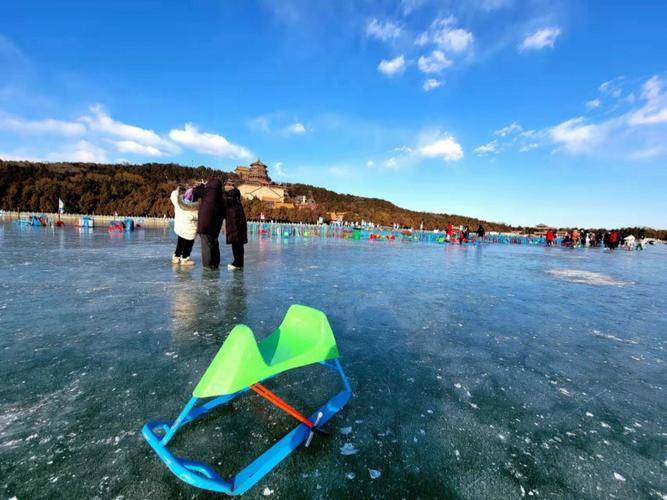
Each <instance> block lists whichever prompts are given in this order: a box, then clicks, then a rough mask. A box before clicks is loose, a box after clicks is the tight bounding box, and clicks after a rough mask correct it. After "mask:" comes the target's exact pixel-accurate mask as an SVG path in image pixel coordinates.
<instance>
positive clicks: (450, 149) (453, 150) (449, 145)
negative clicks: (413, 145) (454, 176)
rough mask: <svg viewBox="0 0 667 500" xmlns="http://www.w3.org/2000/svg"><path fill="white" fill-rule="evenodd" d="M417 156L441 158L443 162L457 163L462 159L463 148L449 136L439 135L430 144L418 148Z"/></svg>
mask: <svg viewBox="0 0 667 500" xmlns="http://www.w3.org/2000/svg"><path fill="white" fill-rule="evenodd" d="M418 151H419V154H420V155H421V156H424V157H426V158H442V160H443V161H445V162H452V161H458V160H460V159H461V158H463V148H462V147H461V145H460V144H459V143H458V142H456V140H455V139H454V137H452V136H451V135H449V134H439V137H437V138H436V139H435V140H433V141H432V142H427V143H425V144H422V145H421V146H420V147H419V150H418Z"/></svg>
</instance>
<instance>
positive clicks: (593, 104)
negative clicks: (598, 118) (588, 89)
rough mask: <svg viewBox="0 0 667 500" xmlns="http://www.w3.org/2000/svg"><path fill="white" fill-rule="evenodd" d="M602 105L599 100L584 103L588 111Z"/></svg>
mask: <svg viewBox="0 0 667 500" xmlns="http://www.w3.org/2000/svg"><path fill="white" fill-rule="evenodd" d="M601 105H602V101H600V99H591V100H590V101H587V102H586V107H587V108H588V109H597V108H599V107H600V106H601Z"/></svg>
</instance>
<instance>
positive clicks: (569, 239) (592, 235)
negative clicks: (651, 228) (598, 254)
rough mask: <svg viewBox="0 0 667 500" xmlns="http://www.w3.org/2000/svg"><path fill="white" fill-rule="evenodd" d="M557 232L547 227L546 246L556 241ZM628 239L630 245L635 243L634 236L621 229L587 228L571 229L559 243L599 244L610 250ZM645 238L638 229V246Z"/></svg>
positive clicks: (574, 246)
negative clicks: (595, 229) (596, 229)
mask: <svg viewBox="0 0 667 500" xmlns="http://www.w3.org/2000/svg"><path fill="white" fill-rule="evenodd" d="M557 237H558V235H557V233H556V232H555V231H554V230H552V229H549V230H548V231H547V234H546V237H545V239H546V243H547V246H554V245H555V244H556V241H557ZM628 240H632V245H633V246H634V245H635V243H634V241H635V236H634V235H633V234H632V233H630V232H629V231H626V230H623V229H612V230H611V231H606V230H598V231H588V230H587V229H572V230H570V231H567V232H566V233H565V236H564V237H563V239H562V240H561V243H560V244H561V245H562V246H564V247H573V248H579V247H599V246H600V245H602V246H604V247H605V248H609V249H610V250H615V249H617V248H618V247H619V246H620V245H622V244H624V243H626V244H630V243H629V242H628ZM644 240H645V235H644V231H643V230H640V231H639V239H638V242H637V245H638V246H643V244H644Z"/></svg>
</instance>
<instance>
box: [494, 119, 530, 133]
mask: <svg viewBox="0 0 667 500" xmlns="http://www.w3.org/2000/svg"><path fill="white" fill-rule="evenodd" d="M522 130H523V127H522V126H521V125H519V124H518V123H517V122H512V123H510V124H509V125H507V126H506V127H503V128H501V129H498V130H496V131H495V132H494V134H495V135H499V136H500V137H506V136H508V135H511V134H514V133H519V132H521V131H522Z"/></svg>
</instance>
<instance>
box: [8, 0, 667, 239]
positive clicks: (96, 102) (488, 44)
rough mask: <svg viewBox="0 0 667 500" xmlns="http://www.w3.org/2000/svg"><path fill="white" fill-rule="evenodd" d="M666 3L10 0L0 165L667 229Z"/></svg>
mask: <svg viewBox="0 0 667 500" xmlns="http://www.w3.org/2000/svg"><path fill="white" fill-rule="evenodd" d="M666 25H667V3H666V2H659V1H655V2H648V1H641V2H635V1H627V2H613V3H612V2H602V1H600V2H583V1H574V2H561V1H542V0H535V1H526V2H521V1H519V0H471V1H468V2H444V1H431V0H404V1H396V2H373V1H361V0H358V1H345V0H341V1H337V2H324V1H313V0H281V1H276V2H268V1H267V2H262V1H260V2H254V1H246V2H232V1H229V2H224V1H206V0H199V1H194V0H193V1H182V2H157V1H155V2H149V1H137V0H134V1H127V2H125V1H114V2H110V1H109V2H104V1H100V2H83V1H81V2H77V1H66V2H52V1H49V2H46V1H44V2H35V1H29V0H24V1H21V2H4V3H3V5H2V6H1V7H0V158H5V159H15V158H21V159H38V160H48V161H56V160H78V161H104V162H115V161H129V162H132V163H143V162H147V161H158V162H178V163H182V164H185V165H193V164H194V165H199V164H205V165H208V166H212V167H215V168H221V169H223V170H232V169H233V168H234V167H236V166H237V165H240V164H247V163H249V162H250V161H252V160H253V159H254V158H256V157H260V158H261V159H262V160H263V161H264V162H265V163H267V164H268V165H269V167H270V173H271V175H272V176H273V178H274V179H275V180H277V181H284V182H305V183H311V184H315V185H318V186H323V187H327V188H330V189H334V190H336V191H339V192H346V193H353V194H359V195H366V196H374V197H381V198H385V199H388V200H390V201H393V202H395V203H397V204H398V205H400V206H404V207H407V208H412V209H417V210H429V211H436V212H449V213H457V214H465V215H471V216H477V217H483V218H486V219H490V220H496V221H505V222H509V223H513V224H537V223H540V222H545V223H549V224H558V225H586V226H598V225H605V226H620V225H651V226H654V227H661V228H665V227H667V201H666V200H667V196H665V190H666V189H665V188H666V187H667V64H666V62H667V29H665V26H666Z"/></svg>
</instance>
